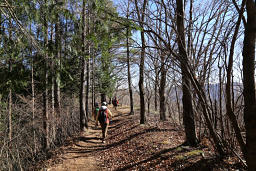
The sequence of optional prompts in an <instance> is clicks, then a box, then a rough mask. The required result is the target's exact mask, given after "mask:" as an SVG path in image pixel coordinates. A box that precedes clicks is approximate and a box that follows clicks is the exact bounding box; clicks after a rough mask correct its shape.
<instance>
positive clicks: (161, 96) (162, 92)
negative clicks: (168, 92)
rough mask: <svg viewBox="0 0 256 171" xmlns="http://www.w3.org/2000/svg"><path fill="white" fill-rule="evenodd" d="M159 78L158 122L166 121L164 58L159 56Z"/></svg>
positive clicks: (165, 72)
mask: <svg viewBox="0 0 256 171" xmlns="http://www.w3.org/2000/svg"><path fill="white" fill-rule="evenodd" d="M160 72H161V78H160V87H159V100H160V120H162V121H165V120H166V105H165V86H166V74H167V69H166V68H165V57H164V56H163V55H162V54H161V69H160Z"/></svg>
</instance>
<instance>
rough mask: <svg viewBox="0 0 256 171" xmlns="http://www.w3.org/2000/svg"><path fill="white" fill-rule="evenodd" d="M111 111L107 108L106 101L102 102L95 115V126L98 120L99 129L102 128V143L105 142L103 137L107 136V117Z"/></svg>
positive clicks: (110, 114) (110, 115)
mask: <svg viewBox="0 0 256 171" xmlns="http://www.w3.org/2000/svg"><path fill="white" fill-rule="evenodd" d="M112 116H113V115H112V113H111V111H110V110H109V109H108V108H107V102H103V103H102V105H101V107H100V109H99V112H98V114H97V117H96V123H95V127H97V126H98V121H99V122H100V126H101V130H102V143H105V138H106V136H107V131H108V126H109V118H110V117H112Z"/></svg>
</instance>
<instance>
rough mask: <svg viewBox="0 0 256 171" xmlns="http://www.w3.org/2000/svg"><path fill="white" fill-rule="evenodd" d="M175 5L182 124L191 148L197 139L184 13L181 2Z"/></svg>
mask: <svg viewBox="0 0 256 171" xmlns="http://www.w3.org/2000/svg"><path fill="white" fill-rule="evenodd" d="M176 4H177V31H178V47H179V53H180V58H182V59H183V61H184V60H185V62H184V63H182V64H181V72H182V91H183V97H182V102H183V123H184V127H185V133H186V143H187V144H188V145H191V146H196V145H197V143H198V142H197V137H196V131H195V123H194V112H193V106H192V97H191V82H190V79H189V78H188V76H187V73H186V67H187V66H186V64H187V63H188V56H187V53H186V49H185V47H186V45H185V35H184V32H185V29H184V12H183V1H181V0H176Z"/></svg>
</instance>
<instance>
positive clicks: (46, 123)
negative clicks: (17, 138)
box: [43, 0, 50, 150]
mask: <svg viewBox="0 0 256 171" xmlns="http://www.w3.org/2000/svg"><path fill="white" fill-rule="evenodd" d="M44 4H45V7H46V8H45V9H47V1H46V0H45V1H44ZM43 14H44V17H43V22H44V23H43V29H44V47H45V49H46V50H45V53H44V63H45V64H44V72H45V73H44V75H45V77H44V94H43V98H44V119H43V128H44V134H45V135H44V142H43V148H44V149H45V150H47V149H49V147H50V142H49V129H50V128H49V111H48V110H49V109H48V76H49V72H48V69H49V66H48V60H49V59H48V51H47V49H48V48H47V47H48V19H47V14H46V11H44V12H43Z"/></svg>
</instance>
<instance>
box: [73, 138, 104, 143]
mask: <svg viewBox="0 0 256 171" xmlns="http://www.w3.org/2000/svg"><path fill="white" fill-rule="evenodd" d="M100 139H101V138H99V137H78V138H76V139H75V140H74V141H75V142H78V141H82V142H85V143H93V144H99V142H95V141H93V140H100Z"/></svg>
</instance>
